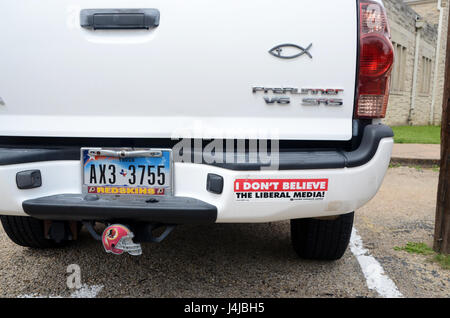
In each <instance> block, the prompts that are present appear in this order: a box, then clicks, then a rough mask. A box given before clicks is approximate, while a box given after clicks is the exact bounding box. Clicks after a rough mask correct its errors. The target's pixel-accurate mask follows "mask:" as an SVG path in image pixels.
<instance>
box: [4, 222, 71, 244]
mask: <svg viewBox="0 0 450 318" xmlns="http://www.w3.org/2000/svg"><path fill="white" fill-rule="evenodd" d="M0 220H1V221H2V225H3V229H4V230H5V232H6V234H7V235H8V237H9V238H10V239H11V241H13V242H14V243H16V244H17V245H20V246H25V247H33V248H41V249H43V248H56V247H63V246H65V245H67V243H68V242H67V241H63V242H61V243H56V242H55V241H53V240H47V239H46V238H45V236H44V222H43V221H41V220H37V219H33V218H31V217H26V216H0Z"/></svg>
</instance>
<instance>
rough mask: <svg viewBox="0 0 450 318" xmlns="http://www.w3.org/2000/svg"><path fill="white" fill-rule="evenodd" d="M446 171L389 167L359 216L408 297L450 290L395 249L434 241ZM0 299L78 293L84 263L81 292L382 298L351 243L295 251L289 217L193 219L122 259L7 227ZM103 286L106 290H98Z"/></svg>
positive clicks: (361, 228) (431, 268)
mask: <svg viewBox="0 0 450 318" xmlns="http://www.w3.org/2000/svg"><path fill="white" fill-rule="evenodd" d="M437 179H438V173H437V172H435V171H433V170H431V169H429V170H423V171H419V170H417V169H414V168H404V167H401V168H394V169H390V170H389V172H388V175H387V177H386V180H385V183H384V185H383V187H382V189H381V191H380V193H379V194H378V195H377V197H376V198H375V199H374V200H373V201H371V202H370V203H369V204H368V205H367V206H366V207H364V208H362V209H361V210H360V211H358V213H357V217H356V224H355V226H356V228H357V229H358V233H359V235H360V236H361V237H362V240H363V242H364V247H365V248H366V249H368V250H369V252H370V253H372V255H373V256H374V257H375V258H376V259H377V260H378V261H379V262H380V264H381V265H382V266H383V268H384V270H385V272H386V274H387V275H388V276H389V277H390V278H391V279H392V280H393V281H394V283H395V284H396V285H397V287H398V289H399V290H400V292H401V293H402V294H403V295H405V296H410V297H449V296H450V271H445V270H443V269H441V268H440V267H439V266H437V265H435V264H432V263H429V262H428V261H427V259H426V257H422V256H415V255H410V254H407V253H406V252H397V251H394V250H393V247H394V246H396V245H404V244H406V243H407V242H409V241H415V242H426V243H429V244H431V242H432V234H433V218H434V206H435V197H436V188H437ZM0 264H1V266H0V296H3V297H17V296H35V297H36V296H54V297H55V296H70V295H71V293H72V291H70V290H69V289H68V288H67V287H66V278H67V275H68V274H66V268H67V266H68V265H69V264H78V265H79V266H80V268H81V274H82V282H83V283H84V284H86V285H87V286H90V287H86V288H85V290H84V294H83V292H81V293H79V294H82V295H90V294H89V293H88V292H89V291H91V292H92V293H91V295H95V294H97V293H98V297H117V296H121V297H377V296H378V294H377V292H375V291H373V290H369V289H368V287H367V283H366V278H365V277H364V275H363V273H362V271H361V268H360V265H359V263H358V261H357V259H356V258H355V256H354V255H353V254H352V252H351V251H350V250H348V251H347V252H346V254H345V256H344V257H343V259H341V260H339V261H337V262H332V263H329V262H315V261H304V260H299V259H297V258H296V256H295V254H294V253H293V251H292V250H291V246H290V242H289V224H288V223H287V222H280V223H272V224H255V225H214V226H186V227H181V228H179V229H177V230H176V231H175V232H174V233H173V234H172V235H171V236H169V238H168V239H167V240H166V241H164V242H163V243H162V244H160V245H153V244H146V245H144V256H142V257H137V258H135V257H131V256H121V257H115V256H110V255H107V254H105V253H104V252H103V250H102V247H101V245H99V244H98V243H97V242H94V241H93V240H91V239H90V237H89V235H88V234H87V233H86V232H85V231H83V232H82V236H81V239H80V241H78V242H77V243H76V244H74V245H73V246H72V247H70V248H68V249H65V250H54V251H36V250H32V249H27V248H22V247H19V246H15V245H14V244H13V243H11V242H10V241H9V240H8V238H7V237H6V235H5V233H4V232H3V230H0ZM96 286H98V287H96Z"/></svg>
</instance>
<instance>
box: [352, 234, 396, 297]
mask: <svg viewBox="0 0 450 318" xmlns="http://www.w3.org/2000/svg"><path fill="white" fill-rule="evenodd" d="M350 250H351V251H352V253H353V254H354V255H355V257H356V259H357V260H358V263H359V265H360V266H361V269H362V272H363V274H364V277H365V278H366V283H367V287H369V289H370V290H375V291H376V292H377V293H378V294H379V295H380V296H381V297H384V298H401V297H403V294H402V293H401V292H400V291H399V290H398V288H397V286H396V285H395V283H394V282H393V281H392V280H391V279H390V278H389V277H388V276H387V275H386V273H385V272H384V269H383V267H382V266H381V264H380V263H379V262H378V261H377V260H376V259H375V258H374V257H373V256H372V255H370V253H369V251H368V250H367V249H365V248H364V246H363V241H362V239H361V236H359V234H358V232H357V230H356V229H355V228H353V230H352V236H351V238H350Z"/></svg>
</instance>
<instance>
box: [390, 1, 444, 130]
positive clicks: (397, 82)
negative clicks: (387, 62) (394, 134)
mask: <svg viewBox="0 0 450 318" xmlns="http://www.w3.org/2000/svg"><path fill="white" fill-rule="evenodd" d="M447 2H448V0H403V1H402V0H384V5H385V7H386V10H387V15H388V19H389V22H390V25H391V33H392V42H393V44H394V50H395V63H394V68H393V71H392V79H391V97H390V100H389V108H388V113H387V116H386V119H385V122H386V123H388V124H389V125H407V124H412V125H428V124H434V125H439V124H440V121H441V115H442V96H443V89H444V77H445V52H446V45H447V24H448V5H447ZM436 62H437V63H436Z"/></svg>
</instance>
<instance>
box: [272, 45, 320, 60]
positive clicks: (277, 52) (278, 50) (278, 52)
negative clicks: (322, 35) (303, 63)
mask: <svg viewBox="0 0 450 318" xmlns="http://www.w3.org/2000/svg"><path fill="white" fill-rule="evenodd" d="M311 47H312V43H311V44H310V45H308V47H307V48H306V49H305V48H303V47H301V46H299V45H296V44H289V43H288V44H281V45H277V46H275V47H274V48H272V49H271V50H270V51H269V53H270V54H272V55H273V56H275V57H278V58H280V59H287V60H289V59H295V58H297V57H300V56H302V55H304V54H306V55H308V56H309V57H310V58H312V55H311V53H310V52H309V50H310V49H311ZM285 48H294V49H298V50H300V52H299V53H298V54H294V55H283V49H285Z"/></svg>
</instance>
